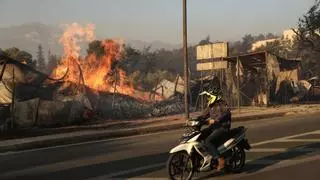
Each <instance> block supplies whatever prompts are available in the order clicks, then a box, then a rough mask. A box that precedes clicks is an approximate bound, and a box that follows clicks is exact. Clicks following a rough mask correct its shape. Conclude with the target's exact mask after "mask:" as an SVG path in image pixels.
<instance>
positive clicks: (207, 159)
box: [200, 155, 212, 171]
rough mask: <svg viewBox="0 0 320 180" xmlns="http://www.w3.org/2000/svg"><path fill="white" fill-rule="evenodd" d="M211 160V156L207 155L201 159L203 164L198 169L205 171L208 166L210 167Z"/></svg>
mask: <svg viewBox="0 0 320 180" xmlns="http://www.w3.org/2000/svg"><path fill="white" fill-rule="evenodd" d="M211 160H212V156H211V155H207V156H205V157H204V159H203V164H202V166H201V168H200V171H206V170H207V169H208V168H209V167H210V165H211Z"/></svg>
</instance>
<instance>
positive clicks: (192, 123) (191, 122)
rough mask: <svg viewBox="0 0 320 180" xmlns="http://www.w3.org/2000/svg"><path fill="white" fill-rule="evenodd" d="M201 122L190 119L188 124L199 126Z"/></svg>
mask: <svg viewBox="0 0 320 180" xmlns="http://www.w3.org/2000/svg"><path fill="white" fill-rule="evenodd" d="M199 124H200V123H199V121H188V122H187V125H188V126H198V125H199Z"/></svg>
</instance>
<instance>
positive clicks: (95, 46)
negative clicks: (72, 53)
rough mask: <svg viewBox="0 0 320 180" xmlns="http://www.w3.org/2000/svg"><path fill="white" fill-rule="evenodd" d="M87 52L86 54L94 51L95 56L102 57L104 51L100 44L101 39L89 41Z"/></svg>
mask: <svg viewBox="0 0 320 180" xmlns="http://www.w3.org/2000/svg"><path fill="white" fill-rule="evenodd" d="M87 53H88V54H92V53H94V54H95V55H96V56H97V57H102V56H103V55H104V54H105V52H104V48H103V46H102V44H101V41H99V40H94V41H92V42H91V43H89V47H88V49H87Z"/></svg>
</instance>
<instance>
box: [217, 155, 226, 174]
mask: <svg viewBox="0 0 320 180" xmlns="http://www.w3.org/2000/svg"><path fill="white" fill-rule="evenodd" d="M223 169H224V158H223V157H220V158H219V159H218V167H217V170H218V171H221V170H223Z"/></svg>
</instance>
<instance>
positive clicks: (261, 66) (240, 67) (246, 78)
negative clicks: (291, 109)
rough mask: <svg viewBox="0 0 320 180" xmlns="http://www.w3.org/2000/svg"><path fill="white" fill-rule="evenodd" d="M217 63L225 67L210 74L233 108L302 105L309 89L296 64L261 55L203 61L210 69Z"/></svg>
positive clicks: (266, 53)
mask: <svg viewBox="0 0 320 180" xmlns="http://www.w3.org/2000/svg"><path fill="white" fill-rule="evenodd" d="M218 62H219V63H221V62H224V63H225V64H226V65H225V67H223V68H219V69H215V70H213V71H211V72H210V73H211V74H212V75H213V76H216V77H217V81H218V82H219V83H218V85H219V86H220V87H219V88H221V90H222V92H223V95H224V97H225V99H227V101H228V103H229V104H230V105H231V106H233V107H236V106H237V105H241V106H248V105H255V106H264V105H268V104H278V103H282V104H284V103H292V102H297V101H302V100H304V98H305V97H306V96H307V95H308V92H309V91H310V88H311V84H310V83H309V82H308V81H306V80H302V76H301V61H300V60H289V59H284V58H281V57H279V56H276V55H274V54H272V53H269V52H265V51H264V52H256V53H250V54H244V55H240V56H234V57H226V58H221V59H213V60H210V61H209V60H208V61H207V63H212V66H215V64H216V63H218ZM238 90H239V94H238Z"/></svg>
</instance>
